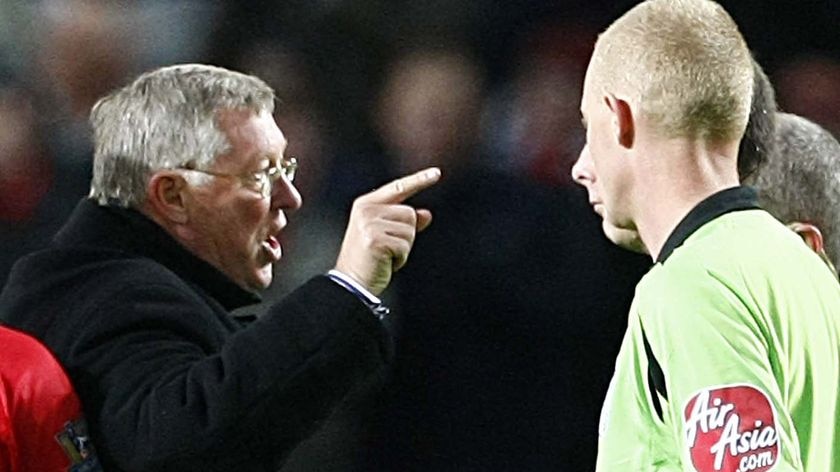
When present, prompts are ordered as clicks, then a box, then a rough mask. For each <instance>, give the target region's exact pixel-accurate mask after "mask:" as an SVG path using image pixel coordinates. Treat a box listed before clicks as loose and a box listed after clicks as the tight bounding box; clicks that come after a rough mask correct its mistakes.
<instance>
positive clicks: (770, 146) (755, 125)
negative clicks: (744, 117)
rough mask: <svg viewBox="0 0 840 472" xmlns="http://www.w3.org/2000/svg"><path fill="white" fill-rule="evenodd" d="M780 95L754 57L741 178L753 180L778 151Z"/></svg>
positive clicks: (740, 152)
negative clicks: (752, 176) (777, 97)
mask: <svg viewBox="0 0 840 472" xmlns="http://www.w3.org/2000/svg"><path fill="white" fill-rule="evenodd" d="M778 108H779V107H778V105H777V104H776V92H775V91H774V90H773V84H771V83H770V79H769V78H768V77H767V74H765V73H764V69H762V68H761V65H760V64H759V63H758V61H756V60H755V58H753V95H752V102H751V103H750V117H749V120H748V121H747V129H746V130H745V131H744V137H743V138H742V139H741V144H740V147H739V148H738V176H739V177H740V178H741V180H744V179H747V178H749V176H750V175H752V174H753V172H755V171H756V169H758V168H760V167H761V166H762V165H763V164H764V162H766V161H767V158H768V157H767V156H770V155H771V154H772V153H774V152H775V150H776V116H777V115H778V114H777V113H776V112H777V111H778Z"/></svg>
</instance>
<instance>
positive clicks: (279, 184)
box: [271, 177, 303, 211]
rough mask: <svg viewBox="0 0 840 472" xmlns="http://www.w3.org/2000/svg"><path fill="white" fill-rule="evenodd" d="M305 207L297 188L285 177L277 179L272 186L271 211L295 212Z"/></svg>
mask: <svg viewBox="0 0 840 472" xmlns="http://www.w3.org/2000/svg"><path fill="white" fill-rule="evenodd" d="M301 205H303V197H301V196H300V192H298V189H297V187H295V185H294V184H293V183H291V182H289V180H288V179H286V178H285V177H281V178H279V179H277V180H276V181H275V182H274V184H273V185H272V186H271V209H272V210H277V209H280V210H287V211H294V210H297V209H299V208H300V207H301Z"/></svg>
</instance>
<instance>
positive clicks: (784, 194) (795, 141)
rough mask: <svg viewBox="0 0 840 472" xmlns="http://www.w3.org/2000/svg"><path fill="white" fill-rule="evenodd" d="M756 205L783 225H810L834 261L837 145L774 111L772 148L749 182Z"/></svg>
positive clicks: (839, 173)
mask: <svg viewBox="0 0 840 472" xmlns="http://www.w3.org/2000/svg"><path fill="white" fill-rule="evenodd" d="M748 183H750V184H751V185H753V186H754V187H755V188H756V190H758V195H759V202H760V203H761V205H762V207H764V208H765V209H766V210H767V211H769V212H770V213H772V214H773V216H775V217H776V218H778V219H779V220H780V221H782V222H784V223H791V222H794V221H801V222H808V223H812V224H814V225H815V226H817V227H818V228H819V229H820V232H821V233H822V234H823V240H824V243H825V250H826V253H827V254H828V257H829V259H831V262H832V263H833V264H834V266H835V267H840V266H838V263H840V143H838V142H837V140H836V139H835V138H834V136H832V135H831V133H829V132H828V131H826V130H825V129H823V128H822V127H820V126H819V125H817V124H815V123H813V122H811V121H809V120H807V119H805V118H803V117H801V116H797V115H792V114H788V113H777V117H776V150H775V152H774V153H772V154H770V155H769V156H768V160H767V162H766V163H765V164H764V165H763V166H761V167H759V169H758V171H757V172H756V173H755V175H754V176H753V177H752V178H751V179H750V180H749V182H748Z"/></svg>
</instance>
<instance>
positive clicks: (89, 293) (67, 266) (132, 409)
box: [0, 200, 390, 471]
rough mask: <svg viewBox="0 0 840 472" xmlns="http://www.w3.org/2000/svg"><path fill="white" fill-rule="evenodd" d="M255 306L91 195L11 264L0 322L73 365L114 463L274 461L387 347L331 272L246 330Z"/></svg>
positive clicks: (256, 466) (169, 466)
mask: <svg viewBox="0 0 840 472" xmlns="http://www.w3.org/2000/svg"><path fill="white" fill-rule="evenodd" d="M255 301H257V298H256V297H255V296H254V295H252V294H250V293H249V292H246V291H244V290H242V289H240V288H239V287H238V286H236V285H234V284H233V283H232V282H231V281H230V280H229V279H227V278H226V277H225V276H224V275H223V274H222V273H220V272H219V271H217V270H216V269H214V268H213V267H211V266H210V265H209V264H207V263H205V262H204V261H202V260H200V259H198V258H197V257H195V256H193V255H191V254H190V253H189V252H187V251H186V250H185V249H184V248H183V247H182V246H180V245H179V244H178V243H177V242H175V241H174V240H173V239H172V238H171V237H170V236H169V235H168V234H167V233H166V232H165V231H163V230H162V229H161V228H160V227H159V226H157V225H156V224H155V223H153V222H152V221H150V220H148V219H147V218H145V217H144V216H142V215H141V214H140V213H138V212H135V211H132V210H124V209H119V208H113V207H100V206H98V205H96V204H95V203H94V202H92V201H88V200H85V201H82V203H80V204H79V206H78V207H77V209H76V210H75V212H74V214H73V215H72V217H71V218H70V221H69V222H68V223H67V225H66V226H65V227H64V228H63V229H62V230H61V232H59V234H58V235H57V236H56V238H55V240H54V241H53V243H52V244H51V245H50V246H49V247H48V248H47V249H45V250H43V251H40V252H36V253H34V254H31V255H29V256H27V257H25V258H23V259H22V260H21V261H20V262H18V263H17V264H16V265H15V267H14V269H13V270H12V273H11V275H10V278H9V282H8V284H7V285H6V287H5V289H4V290H3V293H2V294H1V295H0V320H2V321H3V322H5V323H7V324H9V325H11V326H13V327H16V328H19V329H22V330H24V331H27V332H29V333H31V334H33V335H34V336H36V337H37V338H39V339H41V340H42V341H43V342H44V343H45V344H46V345H47V346H48V347H49V348H50V349H51V350H52V351H53V352H54V353H55V354H56V355H57V357H58V359H59V360H60V361H61V362H62V364H63V365H64V366H65V368H66V369H67V371H68V373H69V375H70V378H71V379H72V381H73V384H74V386H75V388H76V390H77V391H78V394H79V396H80V398H81V400H82V403H83V406H84V409H85V412H86V414H87V416H88V421H89V423H90V429H91V434H92V437H93V441H94V444H95V445H96V447H97V450H98V453H99V455H100V458H101V460H102V463H103V466H104V467H105V469H106V470H110V471H117V470H130V471H141V470H155V471H163V470H178V471H187V470H200V471H210V470H226V471H230V470H237V471H251V470H276V469H277V468H278V467H279V466H280V465H281V464H282V462H283V460H284V458H285V457H287V455H288V453H289V451H290V450H291V449H293V448H294V447H295V445H297V444H298V443H299V442H300V441H301V440H303V439H305V438H306V437H307V436H308V435H310V434H311V433H312V432H313V431H314V430H315V429H316V428H317V427H318V425H319V424H320V423H321V422H322V421H323V420H324V419H325V418H326V417H328V416H329V415H330V414H331V413H332V412H333V410H335V409H336V407H337V406H339V404H340V403H341V401H342V399H343V398H345V396H346V395H347V394H348V393H350V392H351V391H354V390H355V389H358V388H360V387H361V386H362V385H365V384H366V383H367V382H369V381H374V380H375V379H376V378H377V377H378V376H379V374H380V373H381V372H382V370H383V368H384V366H385V363H386V362H387V360H388V357H389V352H390V344H389V343H390V340H389V338H388V336H387V334H386V332H385V330H384V329H383V328H382V326H381V323H380V322H379V321H378V320H377V319H376V318H375V317H374V316H373V315H372V314H371V312H370V311H369V310H368V309H367V307H366V306H365V305H364V304H363V303H362V302H361V301H360V300H358V299H357V298H356V297H355V296H354V295H352V294H350V293H349V292H348V291H347V290H345V289H343V288H341V287H339V286H338V285H337V284H335V283H334V282H332V281H330V280H329V279H328V278H326V277H323V276H320V277H316V278H314V279H312V280H311V281H309V282H308V283H306V284H304V285H303V286H302V287H301V288H299V289H298V290H296V291H295V292H293V293H292V294H291V295H290V296H288V297H287V298H286V299H285V300H283V301H282V302H280V303H278V304H277V305H275V306H274V307H272V308H271V309H270V310H269V312H268V313H267V314H266V315H265V316H263V317H261V318H260V319H259V320H257V321H254V322H252V323H250V324H247V325H246V324H244V323H242V322H240V321H238V320H237V319H235V318H233V317H232V316H231V315H230V310H233V309H235V308H238V307H241V306H244V305H247V304H249V303H252V302H255Z"/></svg>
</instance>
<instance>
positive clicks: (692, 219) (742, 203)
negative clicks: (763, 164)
mask: <svg viewBox="0 0 840 472" xmlns="http://www.w3.org/2000/svg"><path fill="white" fill-rule="evenodd" d="M754 208H759V206H758V199H757V195H756V192H755V190H754V189H752V188H750V187H732V188H728V189H726V190H721V191H720V192H717V193H715V194H713V195H711V196H710V197H708V198H706V199H705V200H703V201H702V202H700V203H698V204H697V206H695V207H694V208H693V209H692V210H691V211H690V212H688V214H687V215H685V218H683V219H682V221H680V223H679V224H678V225H677V227H676V228H674V231H673V232H671V235H670V236H668V239H667V240H666V241H665V245H664V246H662V250H661V251H659V257H657V258H656V262H665V259H667V258H668V256H670V255H671V253H672V252H674V250H675V249H676V248H678V247H680V246H681V245H682V243H683V242H685V240H686V239H688V237H689V236H691V234H692V233H694V232H695V231H697V230H698V229H700V227H701V226H703V225H704V224H706V223H708V222H709V221H712V220H713V219H715V218H717V217H718V216H721V215H723V214H725V213H729V212H731V211H738V210H750V209H754Z"/></svg>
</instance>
